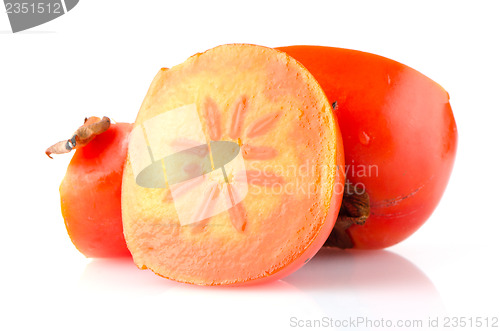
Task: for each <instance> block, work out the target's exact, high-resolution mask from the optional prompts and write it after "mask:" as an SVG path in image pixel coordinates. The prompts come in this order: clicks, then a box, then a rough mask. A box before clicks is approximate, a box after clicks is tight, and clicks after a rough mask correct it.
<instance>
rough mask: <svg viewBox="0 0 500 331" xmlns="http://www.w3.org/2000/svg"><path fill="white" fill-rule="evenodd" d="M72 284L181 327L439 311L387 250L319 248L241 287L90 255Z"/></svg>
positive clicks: (285, 324) (411, 271) (430, 292)
mask: <svg viewBox="0 0 500 331" xmlns="http://www.w3.org/2000/svg"><path fill="white" fill-rule="evenodd" d="M79 288H80V291H81V294H80V295H82V297H86V298H93V297H98V298H100V299H99V301H100V302H95V303H94V306H93V307H92V308H91V309H93V310H94V311H95V310H100V309H99V308H97V307H101V309H106V308H105V306H106V304H104V302H108V303H112V304H113V305H116V306H117V308H119V307H122V306H123V307H124V308H126V309H133V310H135V311H136V314H138V315H137V316H144V315H147V316H149V318H150V319H148V320H146V321H141V322H140V323H139V321H137V323H138V325H143V326H145V325H148V324H150V325H157V323H166V322H165V321H166V320H168V323H166V325H167V324H168V325H169V326H177V327H183V328H191V327H193V328H196V327H198V328H200V327H204V326H207V325H211V326H213V325H217V326H219V327H220V328H232V327H237V328H238V329H243V330H246V329H248V330H251V329H253V330H255V328H262V327H263V326H265V327H266V329H269V330H271V329H288V328H290V327H291V318H294V317H295V318H297V319H301V320H308V319H310V320H313V319H322V318H324V317H327V318H334V319H349V318H357V317H365V318H371V319H381V318H383V319H385V320H388V319H392V320H397V319H421V320H423V321H424V322H426V321H427V320H428V317H431V316H436V315H443V314H444V308H443V304H442V301H441V298H440V296H439V293H438V291H437V290H436V288H435V286H434V285H433V283H432V282H431V281H430V280H429V278H428V277H427V276H426V275H425V274H424V273H423V272H422V271H421V270H419V269H418V268H417V267H416V266H415V265H413V264H412V263H411V262H409V261H408V260H406V259H405V258H403V257H401V256H399V255H397V254H395V253H393V252H390V251H386V250H383V251H339V250H333V249H322V250H321V251H320V252H319V253H318V254H317V255H316V256H315V257H314V258H313V259H312V260H311V261H310V262H309V263H308V264H306V265H305V266H304V267H303V268H301V269H300V270H298V271H297V272H295V273H294V274H292V275H290V276H288V277H286V278H285V279H283V280H281V281H276V282H272V283H267V284H263V285H257V286H244V287H199V286H194V285H186V284H180V283H176V282H173V281H169V280H167V279H163V278H161V277H159V276H156V275H154V274H153V273H152V272H150V271H147V270H139V269H138V268H137V267H136V266H135V265H134V264H133V262H132V260H131V259H119V260H100V259H96V260H92V261H91V262H90V263H89V264H88V265H87V267H86V269H85V271H84V272H83V274H82V276H81V279H80V283H79ZM118 310H119V309H118ZM132 321H133V318H132V320H131V322H132ZM424 326H425V324H424ZM329 329H334V328H329ZM359 329H360V328H358V330H359ZM361 329H363V328H361Z"/></svg>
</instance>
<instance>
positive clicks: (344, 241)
mask: <svg viewBox="0 0 500 331" xmlns="http://www.w3.org/2000/svg"><path fill="white" fill-rule="evenodd" d="M358 191H359V190H356V187H355V186H354V185H352V183H350V182H347V183H346V184H345V187H344V195H343V197H342V205H341V207H340V211H339V215H338V217H337V221H336V222H335V226H334V227H333V230H332V233H330V236H329V237H328V239H327V240H326V242H325V246H326V247H338V248H352V247H354V243H353V241H352V238H351V236H350V235H349V232H348V231H347V230H348V229H349V228H350V227H351V226H352V225H354V224H356V225H363V224H365V222H366V220H367V219H368V217H369V216H370V197H369V196H368V194H367V193H366V192H365V190H362V191H361V192H358Z"/></svg>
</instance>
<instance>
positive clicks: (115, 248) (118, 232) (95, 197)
mask: <svg viewBox="0 0 500 331" xmlns="http://www.w3.org/2000/svg"><path fill="white" fill-rule="evenodd" d="M131 130H132V124H129V123H116V124H111V126H110V128H109V129H108V130H107V131H105V132H104V133H102V134H100V135H98V136H96V137H95V138H94V140H92V141H91V142H90V143H88V144H87V145H86V146H84V147H82V148H80V149H77V150H76V151H75V154H74V155H73V158H72V159H71V162H70V164H69V166H68V169H67V172H66V175H65V177H64V179H63V181H62V183H61V185H60V187H59V192H60V195H61V211H62V215H63V218H64V223H65V225H66V229H67V231H68V234H69V236H70V238H71V241H72V242H73V244H74V245H75V247H76V248H77V249H78V250H79V251H80V252H81V253H83V254H84V255H85V256H87V257H124V256H130V252H129V250H128V249H127V245H126V243H125V239H124V237H123V226H122V215H121V187H122V174H123V167H124V163H125V160H126V155H127V147H128V136H129V133H130V131H131Z"/></svg>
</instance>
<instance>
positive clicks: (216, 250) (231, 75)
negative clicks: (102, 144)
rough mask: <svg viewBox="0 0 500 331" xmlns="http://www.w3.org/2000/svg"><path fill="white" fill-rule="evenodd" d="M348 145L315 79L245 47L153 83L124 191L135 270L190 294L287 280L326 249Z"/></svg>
mask: <svg viewBox="0 0 500 331" xmlns="http://www.w3.org/2000/svg"><path fill="white" fill-rule="evenodd" d="M343 166H344V160H343V149H342V140H341V136H340V131H339V127H338V124H337V120H336V118H335V115H334V114H333V112H332V108H331V105H330V103H329V102H328V99H327V98H326V96H325V94H324V92H323V90H322V89H321V87H320V86H319V85H318V83H317V82H316V80H315V79H314V78H313V76H312V75H311V74H310V73H309V72H308V71H307V70H306V69H305V68H304V67H303V66H302V65H300V64H299V63H298V62H297V61H295V60H294V59H293V58H291V57H290V56H288V55H287V54H285V53H283V52H281V51H277V50H274V49H270V48H266V47H261V46H255V45H244V44H233V45H223V46H219V47H216V48H213V49H211V50H208V51H206V52H204V53H201V54H196V55H194V56H192V57H190V58H189V59H188V60H187V61H186V62H184V63H182V64H180V65H177V66H175V67H173V68H171V69H169V70H166V69H162V70H160V71H159V73H158V74H157V75H156V77H155V78H154V80H153V82H152V84H151V87H150V88H149V91H148V93H147V95H146V97H145V100H144V102H143V104H142V107H141V109H140V111H139V114H138V116H137V119H136V121H135V124H134V129H133V130H132V133H131V135H130V142H129V149H128V157H127V162H126V166H125V170H124V176H123V185H122V217H123V227H124V234H125V240H126V242H127V246H128V248H129V250H130V252H131V253H132V256H133V258H134V261H135V263H136V264H137V266H138V267H140V268H143V269H146V268H148V269H151V270H152V271H153V272H155V273H156V274H158V275H160V276H163V277H166V278H169V279H172V280H176V281H180V282H185V283H191V284H199V285H230V284H242V283H245V284H247V283H255V282H260V281H263V280H272V279H277V278H281V277H283V276H286V275H287V274H289V273H291V272H293V271H295V270H296V269H298V268H299V267H301V266H302V265H303V264H304V263H305V262H307V261H308V260H309V259H310V258H311V257H312V256H313V255H314V254H315V253H316V252H317V251H318V250H319V249H320V248H321V246H322V245H323V244H324V242H325V240H326V238H327V237H328V235H329V234H330V232H331V230H332V228H333V225H334V223H335V219H336V217H337V213H338V211H339V208H340V204H341V199H342V192H343V187H344V178H343V175H342V174H343V172H342V170H341V169H339V168H340V167H343Z"/></svg>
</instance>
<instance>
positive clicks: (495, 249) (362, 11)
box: [0, 0, 500, 330]
mask: <svg viewBox="0 0 500 331" xmlns="http://www.w3.org/2000/svg"><path fill="white" fill-rule="evenodd" d="M499 9H500V3H499V2H497V1H474V2H472V1H470V2H467V3H466V2H459V1H415V2H408V1H405V2H403V1H291V0H289V1H272V0H267V1H246V2H238V1H203V2H202V1H200V2H194V1H175V2H174V1H146V0H142V1H123V0H122V1H118V0H106V1H98V0H82V1H80V3H79V4H78V5H77V6H76V7H75V8H74V9H73V10H72V11H70V12H69V13H68V14H66V15H64V16H63V17H60V18H58V19H56V20H54V21H52V22H49V23H47V24H44V25H42V26H39V27H36V28H33V29H31V30H28V31H26V32H22V33H18V34H12V33H11V32H10V26H9V24H8V19H7V15H6V14H4V12H3V8H2V12H1V13H0V111H1V117H0V119H1V124H2V125H1V127H0V144H1V153H2V156H1V159H2V163H1V178H2V185H1V187H2V196H1V197H2V198H1V218H0V219H1V226H0V236H1V240H0V252H1V273H0V280H1V281H0V288H1V294H0V300H1V303H2V308H1V309H0V329H2V330H39V329H44V330H66V329H71V330H72V329H82V330H83V329H98V330H101V329H113V330H129V329H154V330H184V329H197V328H198V329H204V330H205V329H214V330H215V329H217V330H223V329H232V330H240V329H251V330H255V329H264V330H281V329H285V330H286V329H288V328H292V329H298V327H295V328H293V327H292V326H293V322H291V318H293V317H296V318H297V319H300V320H306V319H318V318H322V317H331V318H335V319H349V318H354V319H355V318H357V317H369V318H371V319H373V320H379V321H380V319H382V318H383V319H384V320H389V319H390V320H393V321H396V320H398V319H423V321H424V325H426V324H427V321H428V318H429V317H430V318H435V317H437V316H440V317H441V318H443V317H445V316H449V317H454V316H458V317H460V316H463V317H467V318H468V317H474V318H476V317H481V318H486V317H489V318H490V320H491V318H492V317H494V316H496V317H500V309H499V308H500V300H499V295H500V285H499V280H500V271H499V268H498V265H499V259H498V256H499V253H500V250H499V248H500V244H499V242H500V240H499V230H500V216H499V211H498V210H499V205H500V203H499V198H500V194H499V193H498V187H499V186H500V182H499V176H498V171H499V164H498V160H499V158H498V151H499V148H498V143H499V139H498V137H499V134H498V123H499V120H500V116H499V113H500V112H499V111H500V109H499V108H500V101H499V94H500V83H499V81H500V79H499V77H500V65H499V63H498V61H499V59H500V51H499V48H498V46H499V37H500V20H499V18H498V13H499V12H500V11H499ZM231 42H247V43H254V44H260V45H265V46H270V47H274V46H283V45H293V44H316V45H326V46H337V47H345V48H352V49H359V50H363V51H367V52H372V53H376V54H380V55H383V56H386V57H389V58H392V59H395V60H397V61H400V62H402V63H405V64H407V65H409V66H411V67H413V68H415V69H417V70H419V71H421V72H422V73H424V74H425V75H427V76H429V77H431V78H432V79H433V80H435V81H437V82H438V83H439V84H441V85H442V86H443V87H444V88H445V89H446V90H447V91H448V92H449V94H450V97H451V104H452V107H453V110H454V114H455V118H456V121H457V126H458V132H459V145H458V146H459V148H458V153H457V159H456V162H455V168H454V171H453V174H452V177H451V180H450V183H449V185H448V188H447V191H446V193H445V195H444V197H443V199H442V201H441V203H440V205H439V207H438V208H437V209H436V211H435V213H434V214H433V215H432V217H431V218H430V219H429V221H428V222H427V223H426V224H425V225H424V226H423V227H422V228H421V229H420V230H419V231H418V232H417V233H416V234H414V235H413V236H412V237H411V238H409V239H408V240H406V241H404V242H403V243H401V244H398V245H396V246H394V247H391V248H389V249H386V250H383V251H372V252H332V251H321V252H320V253H319V254H318V255H317V256H316V257H315V258H314V259H313V260H312V261H311V262H310V263H308V264H307V265H306V266H305V267H304V268H302V269H300V270H299V271H297V272H296V273H294V274H292V275H291V276H289V277H287V278H285V279H283V280H282V281H278V282H274V283H271V284H268V285H265V286H259V287H246V288H230V289H221V288H201V287H195V286H187V285H181V284H177V283H175V282H171V281H168V280H164V279H162V278H160V277H157V276H155V275H153V274H152V273H151V272H149V271H141V270H139V269H137V268H135V266H134V265H133V264H132V262H131V261H130V260H92V259H86V258H85V257H83V256H82V255H81V254H80V253H79V252H78V251H77V250H76V249H75V248H74V247H73V246H72V244H71V241H70V240H69V238H68V236H67V234H66V230H65V227H64V222H63V219H62V217H61V214H60V206H59V192H58V186H59V183H60V181H61V180H62V178H63V175H64V173H65V169H66V166H67V164H68V162H69V160H70V157H71V156H70V155H63V156H58V157H56V158H55V159H54V160H50V159H49V158H47V157H46V156H45V154H44V151H45V148H46V147H48V146H49V145H51V144H52V143H54V142H56V141H59V140H62V139H66V138H68V135H69V134H71V133H72V132H73V131H74V129H75V128H76V127H77V126H79V125H80V124H81V122H82V120H83V118H84V117H86V116H89V115H96V116H103V115H107V116H109V117H111V118H112V119H114V120H116V121H124V122H132V121H134V119H135V116H136V113H137V111H138V109H139V107H140V104H141V102H142V99H143V97H144V95H145V93H146V91H147V89H148V87H149V84H150V82H151V80H152V79H153V77H154V75H155V74H156V72H157V71H158V69H159V68H160V67H162V66H166V67H170V66H173V65H175V64H178V63H180V62H183V61H184V60H185V59H186V58H187V57H188V56H190V55H192V54H194V53H197V52H200V51H204V50H206V49H208V48H211V47H214V46H217V45H219V44H224V43H231ZM442 321H443V320H441V322H442ZM498 326H499V327H500V322H499V324H498ZM328 329H334V328H328ZM363 329H366V328H364V327H362V326H360V327H359V328H358V330H363ZM379 329H381V328H379ZM394 329H397V328H394ZM448 329H450V328H448ZM457 329H459V328H457ZM463 329H468V328H463ZM481 329H487V328H485V327H483V328H481Z"/></svg>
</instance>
